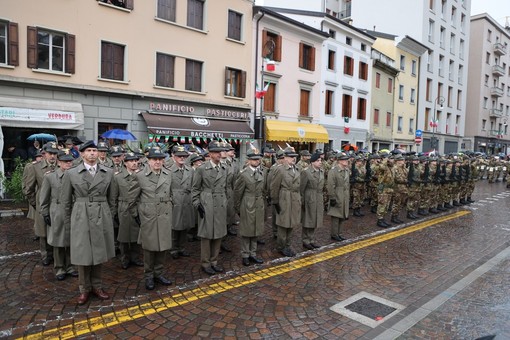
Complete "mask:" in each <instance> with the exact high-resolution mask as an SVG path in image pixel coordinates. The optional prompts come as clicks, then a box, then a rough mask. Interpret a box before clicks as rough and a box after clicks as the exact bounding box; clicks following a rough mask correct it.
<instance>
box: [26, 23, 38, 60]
mask: <svg viewBox="0 0 510 340" xmlns="http://www.w3.org/2000/svg"><path fill="white" fill-rule="evenodd" d="M27 67H28V68H37V27H33V26H28V27H27Z"/></svg>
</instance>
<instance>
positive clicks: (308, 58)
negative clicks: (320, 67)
mask: <svg viewBox="0 0 510 340" xmlns="http://www.w3.org/2000/svg"><path fill="white" fill-rule="evenodd" d="M299 67H300V68H304V69H305V70H309V71H314V70H315V48H314V47H312V46H310V45H307V44H303V43H299Z"/></svg>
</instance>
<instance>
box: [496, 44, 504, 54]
mask: <svg viewBox="0 0 510 340" xmlns="http://www.w3.org/2000/svg"><path fill="white" fill-rule="evenodd" d="M494 54H496V55H505V54H506V46H505V45H503V44H502V43H499V42H498V43H495V44H494Z"/></svg>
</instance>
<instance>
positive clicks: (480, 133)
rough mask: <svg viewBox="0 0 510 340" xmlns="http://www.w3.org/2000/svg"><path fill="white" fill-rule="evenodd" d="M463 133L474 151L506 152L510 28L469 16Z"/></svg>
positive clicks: (509, 140) (509, 113) (508, 140)
mask: <svg viewBox="0 0 510 340" xmlns="http://www.w3.org/2000/svg"><path fill="white" fill-rule="evenodd" d="M471 27H472V29H471V36H470V41H471V44H470V46H469V79H468V96H467V98H468V99H467V107H466V110H467V116H468V117H469V119H467V120H466V136H467V137H470V138H471V142H472V147H471V148H470V149H472V150H474V151H480V152H486V153H487V154H499V153H504V154H508V153H509V152H510V149H509V147H510V136H509V135H508V124H509V123H510V51H509V47H508V45H509V44H510V27H506V28H503V27H502V26H501V25H500V24H498V23H497V22H496V21H495V20H494V19H493V18H491V17H490V16H489V15H488V14H486V13H485V14H479V15H475V16H472V17H471Z"/></svg>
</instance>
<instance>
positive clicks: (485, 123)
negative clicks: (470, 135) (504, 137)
mask: <svg viewBox="0 0 510 340" xmlns="http://www.w3.org/2000/svg"><path fill="white" fill-rule="evenodd" d="M486 127H487V119H482V130H484V131H485V128H486Z"/></svg>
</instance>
